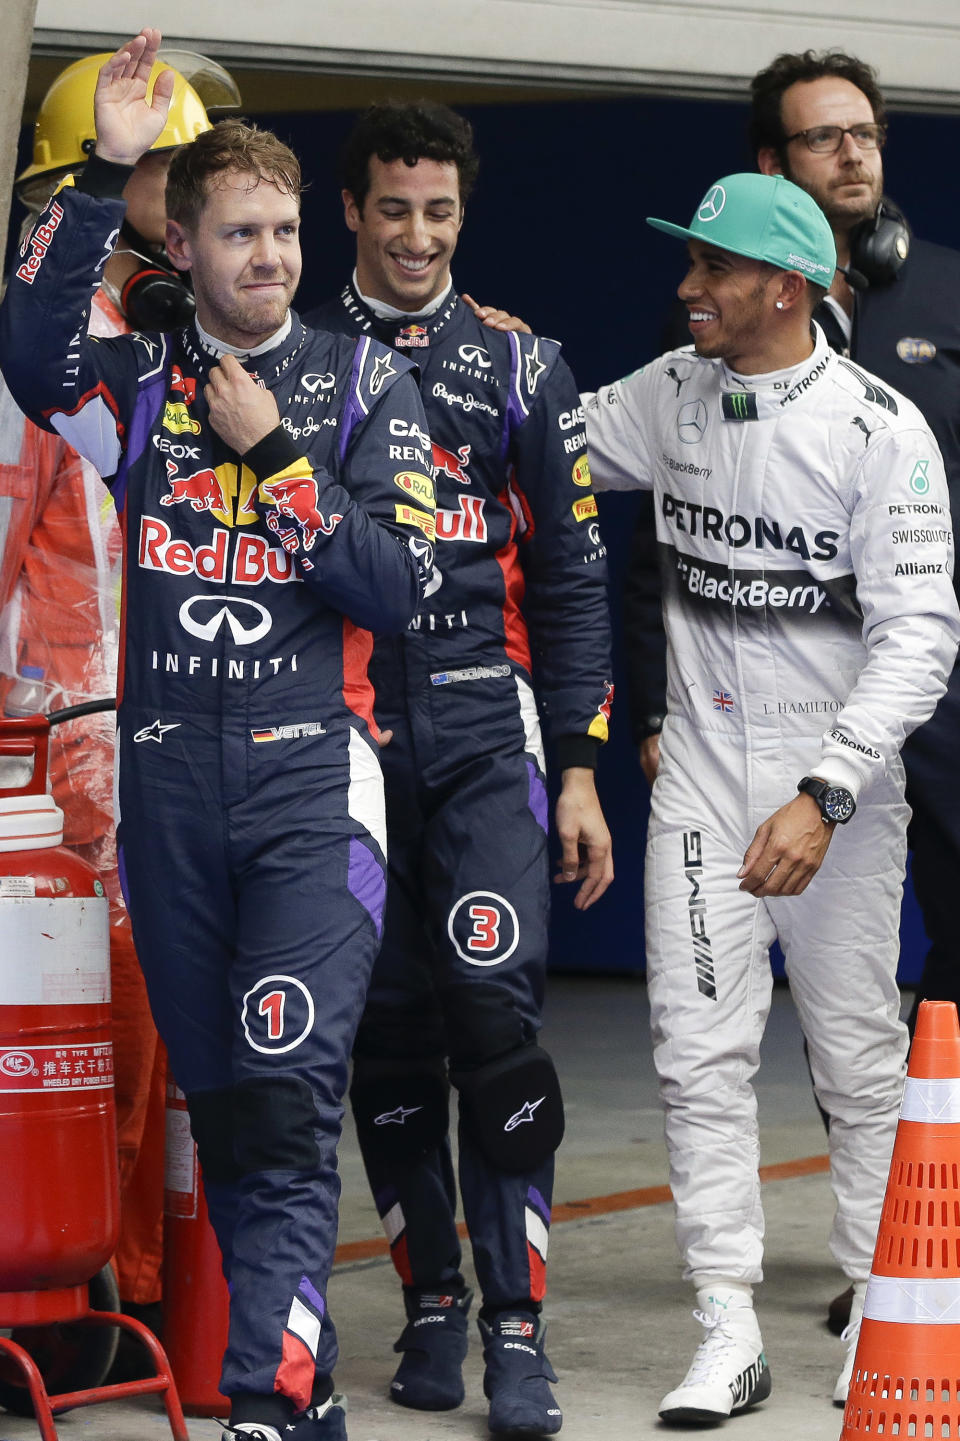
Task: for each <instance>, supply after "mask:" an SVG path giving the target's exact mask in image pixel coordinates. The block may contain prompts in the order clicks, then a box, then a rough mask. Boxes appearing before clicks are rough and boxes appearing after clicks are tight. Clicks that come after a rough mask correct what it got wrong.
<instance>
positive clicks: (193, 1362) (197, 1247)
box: [163, 1080, 230, 1416]
mask: <svg viewBox="0 0 960 1441" xmlns="http://www.w3.org/2000/svg"><path fill="white" fill-rule="evenodd" d="M163 1210H164V1218H163V1336H164V1345H165V1346H166V1350H167V1355H168V1356H169V1357H170V1365H171V1367H172V1368H173V1374H174V1376H175V1377H176V1381H177V1389H178V1391H179V1393H180V1401H181V1404H182V1405H183V1409H184V1411H185V1412H186V1414H187V1415H188V1416H223V1415H225V1414H226V1413H227V1412H228V1411H229V1409H230V1403H229V1401H228V1400H227V1399H226V1397H224V1396H221V1394H220V1390H219V1385H220V1365H221V1362H222V1360H223V1353H224V1351H225V1349H226V1345H227V1331H228V1328H229V1311H230V1296H229V1292H228V1291H227V1283H226V1281H225V1280H224V1278H223V1270H222V1266H221V1261H220V1248H219V1246H218V1245H217V1238H216V1236H215V1235H214V1233H213V1227H212V1226H211V1224H210V1218H209V1216H208V1214H207V1203H206V1200H205V1198H204V1194H203V1185H202V1183H201V1179H200V1168H199V1163H198V1161H197V1147H196V1143H195V1142H194V1139H193V1137H192V1136H191V1134H190V1118H189V1116H188V1115H187V1102H186V1097H185V1096H184V1094H183V1092H182V1091H181V1090H180V1088H179V1087H178V1086H177V1085H176V1084H175V1083H174V1082H173V1081H172V1080H171V1081H168V1082H167V1140H166V1165H165V1176H164V1195H163Z"/></svg>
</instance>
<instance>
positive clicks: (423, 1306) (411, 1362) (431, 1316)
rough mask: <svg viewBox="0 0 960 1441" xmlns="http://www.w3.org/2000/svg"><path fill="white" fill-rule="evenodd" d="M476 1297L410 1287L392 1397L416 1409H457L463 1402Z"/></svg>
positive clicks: (398, 1349)
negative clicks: (469, 1325)
mask: <svg viewBox="0 0 960 1441" xmlns="http://www.w3.org/2000/svg"><path fill="white" fill-rule="evenodd" d="M472 1299H473V1292H472V1291H467V1290H464V1291H461V1292H460V1293H459V1294H456V1293H452V1292H449V1291H447V1292H443V1291H415V1290H413V1289H409V1290H408V1289H405V1290H404V1297H403V1304H404V1307H405V1308H406V1312H407V1324H406V1326H405V1327H404V1329H403V1334H402V1335H401V1337H400V1339H399V1340H398V1341H397V1342H396V1343H395V1345H394V1348H393V1349H394V1350H395V1351H399V1352H402V1354H403V1359H402V1360H401V1362H400V1365H399V1366H398V1367H397V1370H396V1374H395V1375H394V1378H393V1380H392V1381H391V1382H390V1399H391V1401H396V1403H397V1405H398V1406H409V1407H410V1408H411V1409H412V1410H414V1411H452V1410H453V1409H454V1407H456V1406H459V1405H460V1404H461V1402H462V1401H463V1395H464V1391H463V1361H464V1357H465V1356H466V1354H467V1312H468V1311H469V1310H470V1302H471V1301H472Z"/></svg>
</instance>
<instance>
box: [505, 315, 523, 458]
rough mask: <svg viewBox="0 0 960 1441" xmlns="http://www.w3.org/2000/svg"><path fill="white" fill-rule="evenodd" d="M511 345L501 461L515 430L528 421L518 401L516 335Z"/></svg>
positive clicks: (518, 371)
mask: <svg viewBox="0 0 960 1441" xmlns="http://www.w3.org/2000/svg"><path fill="white" fill-rule="evenodd" d="M510 345H511V349H512V351H513V354H512V356H511V357H510V380H509V383H508V385H507V408H506V411H505V413H504V417H503V433H502V435H501V437H500V459H501V460H506V458H507V451H508V450H509V448H510V440H511V437H512V435H513V432H514V431H515V430H519V429H520V427H521V426H522V425H523V422H524V421H525V420H526V418H527V417H526V414H525V413H524V409H523V406H522V405H521V404H520V401H519V400H518V399H517V385H516V382H517V376H518V375H519V374H520V342H519V340H518V339H517V337H516V336H515V335H511V336H510Z"/></svg>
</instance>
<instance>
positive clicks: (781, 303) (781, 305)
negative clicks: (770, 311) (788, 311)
mask: <svg viewBox="0 0 960 1441" xmlns="http://www.w3.org/2000/svg"><path fill="white" fill-rule="evenodd" d="M777 309H778V310H782V309H783V301H782V300H778V301H777Z"/></svg>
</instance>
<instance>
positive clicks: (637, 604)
mask: <svg viewBox="0 0 960 1441" xmlns="http://www.w3.org/2000/svg"><path fill="white" fill-rule="evenodd" d="M751 92H752V108H751V118H750V139H751V143H752V146H753V149H754V152H755V154H756V156H757V165H758V168H759V169H760V170H761V171H763V172H764V174H767V175H784V176H786V177H787V179H789V180H792V181H794V183H795V184H797V185H799V186H800V187H801V188H802V189H804V190H806V191H807V192H808V193H809V194H810V195H812V196H813V198H814V199H815V200H816V201H817V203H818V204H819V205H820V207H821V209H822V210H823V212H824V214H825V215H826V216H827V219H828V221H829V222H830V227H831V229H832V230H833V235H834V240H835V242H836V247H837V259H838V269H837V272H836V275H835V277H834V280H833V283H832V285H831V286H830V290H829V293H828V294H827V296H826V298H825V299H824V300H823V302H822V303H821V304H820V305H819V306H818V307H817V309H816V311H815V312H814V319H815V320H816V321H817V323H818V324H819V325H820V326H821V327H822V328H823V330H824V332H825V334H826V336H827V340H828V341H829V343H830V345H831V346H832V347H833V348H834V349H835V350H838V351H840V352H841V353H843V354H844V355H847V356H849V357H850V358H851V359H852V360H854V361H855V362H857V363H858V364H860V365H862V366H863V367H864V369H865V370H868V371H870V372H872V373H873V374H874V375H878V376H879V377H880V378H881V379H882V380H885V381H887V382H888V383H889V384H891V385H893V386H894V387H895V389H896V390H898V391H899V392H901V393H902V394H904V395H906V396H908V397H909V399H910V400H912V401H913V402H914V404H915V405H917V406H918V407H919V409H920V411H921V412H922V414H923V417H924V419H925V420H926V422H927V424H928V425H929V426H930V429H931V430H932V431H933V433H934V435H935V437H936V439H937V443H938V445H939V447H940V450H941V453H942V455H943V461H944V467H945V470H946V474H947V482H948V486H949V489H950V496H951V502H952V505H951V509H952V511H953V514H954V516H955V517H956V516H957V515H958V514H960V306H958V303H957V296H958V294H960V251H956V250H951V249H947V248H946V247H945V246H941V245H933V244H930V243H929V242H927V241H923V240H917V239H916V238H915V237H913V236H912V235H911V233H910V230H909V228H908V226H907V224H906V221H905V220H904V218H903V216H902V215H901V214H900V213H899V211H897V209H896V208H895V207H894V206H893V205H892V204H891V203H890V201H889V200H887V199H885V198H884V195H883V162H882V148H883V143H884V140H885V138H886V130H887V122H886V107H885V104H884V98H883V94H882V93H881V91H880V89H879V86H878V85H877V78H876V74H875V72H874V71H873V69H872V68H871V67H870V66H869V65H866V64H864V62H863V61H861V60H858V59H857V58H856V57H854V56H851V55H846V54H843V53H842V52H840V51H829V52H824V53H819V54H818V53H817V52H815V51H813V50H807V51H804V52H803V53H802V54H783V55H778V56H777V57H776V59H775V60H773V61H772V62H771V64H770V65H768V66H767V67H766V68H765V69H764V70H761V71H759V72H758V74H756V75H755V76H754V77H753V80H752V82H751ZM687 338H688V337H684V340H685V339H687ZM674 343H683V341H679V342H674ZM865 443H866V441H865ZM920 505H922V501H920V502H919V503H918V504H917V505H916V506H914V509H915V510H916V512H917V513H916V514H915V515H905V516H904V527H905V528H909V527H911V526H924V525H926V524H927V523H928V522H929V521H930V520H931V519H936V517H935V516H933V517H931V515H930V514H929V513H927V512H929V511H932V510H933V507H932V506H927V507H925V508H924V511H921V510H920ZM649 553H650V530H649V526H648V525H645V524H644V523H643V520H642V519H641V522H640V524H639V525H638V528H637V532H636V535H635V539H634V549H633V554H632V556H631V563H630V569H629V574H628V577H627V582H626V586H625V594H624V603H625V623H626V630H627V638H628V643H627V658H628V665H629V667H630V672H631V674H630V681H631V687H630V689H631V714H632V719H633V725H634V734H635V737H636V740H637V742H638V744H639V747H640V758H641V764H642V765H643V768H644V771H645V773H646V775H647V778H648V780H651V781H652V779H653V777H654V776H655V775H656V769H657V763H658V747H659V738H658V732H659V726H660V724H662V718H663V714H664V710H665V702H664V689H665V673H664V666H663V644H662V633H661V631H660V626H659V599H658V594H657V592H658V589H659V582H658V580H657V578H656V574H655V572H654V571H652V570H651V569H650V567H649V564H648V563H647V557H648V556H649ZM958 734H960V668H958V667H954V670H953V673H952V675H951V677H950V681H949V686H948V689H947V693H946V694H945V695H944V696H943V697H942V699H941V700H940V702H939V705H938V706H937V709H936V711H935V713H934V715H933V716H932V718H931V719H930V720H928V721H927V722H926V724H925V725H923V726H921V727H920V728H919V729H918V730H916V731H915V732H914V733H913V735H912V736H910V738H909V739H908V740H907V742H906V744H905V746H904V748H903V760H904V764H905V767H906V773H907V800H908V801H909V803H910V806H911V808H912V811H913V818H912V820H911V822H910V828H909V832H908V840H909V844H910V847H911V849H912V851H913V867H912V869H913V884H914V890H915V892H916V895H917V899H918V901H919V903H920V908H921V911H922V913H923V921H924V926H925V928H926V931H927V935H928V937H929V939H930V942H931V946H930V950H929V952H928V955H927V958H926V963H925V967H924V972H923V976H922V978H921V981H920V985H919V987H918V989H917V993H916V997H915V1000H914V1007H913V1012H912V1014H911V1017H910V1023H909V1024H910V1029H911V1032H912V1030H913V1022H914V1020H915V1018H916V1012H917V1008H918V1006H919V1004H920V1001H921V1000H923V999H925V998H929V999H935V1000H948V1001H956V1002H960V966H958V965H957V961H956V950H955V940H954V918H953V897H954V895H955V894H956V891H957V888H958V886H960V779H958V772H957V767H956V760H955V746H956V737H957V735H958ZM851 1300H852V1295H851V1292H850V1291H847V1292H844V1293H843V1295H842V1296H838V1297H837V1298H836V1300H835V1301H834V1303H833V1304H832V1305H831V1308H830V1320H829V1325H830V1329H831V1330H833V1331H834V1332H835V1333H836V1334H838V1335H839V1333H840V1332H841V1331H842V1330H843V1327H844V1326H845V1324H846V1322H847V1318H848V1317H849V1313H850V1302H851Z"/></svg>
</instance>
